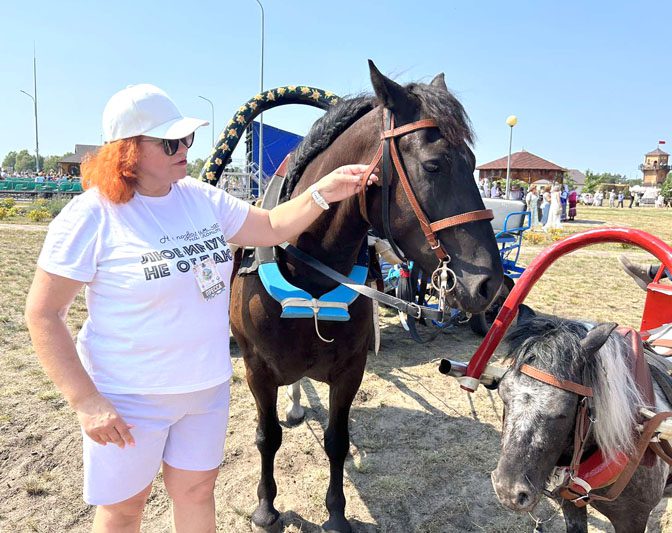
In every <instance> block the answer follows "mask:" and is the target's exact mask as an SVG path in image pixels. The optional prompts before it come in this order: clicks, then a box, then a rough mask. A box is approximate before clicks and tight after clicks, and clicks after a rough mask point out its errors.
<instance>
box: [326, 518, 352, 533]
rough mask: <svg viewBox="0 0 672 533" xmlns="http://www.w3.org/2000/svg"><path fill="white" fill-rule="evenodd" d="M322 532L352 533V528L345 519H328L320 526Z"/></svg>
mask: <svg viewBox="0 0 672 533" xmlns="http://www.w3.org/2000/svg"><path fill="white" fill-rule="evenodd" d="M322 531H324V532H325V533H352V527H350V522H348V521H347V520H346V519H345V518H330V519H329V520H327V521H326V522H325V523H324V524H322Z"/></svg>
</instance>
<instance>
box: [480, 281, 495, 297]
mask: <svg viewBox="0 0 672 533" xmlns="http://www.w3.org/2000/svg"><path fill="white" fill-rule="evenodd" d="M491 279H492V278H490V277H487V278H485V279H484V280H483V281H482V282H481V284H480V285H479V286H478V294H479V295H480V296H482V297H483V299H485V300H489V299H490V297H491V296H492V294H491V290H490V285H491V283H490V281H491Z"/></svg>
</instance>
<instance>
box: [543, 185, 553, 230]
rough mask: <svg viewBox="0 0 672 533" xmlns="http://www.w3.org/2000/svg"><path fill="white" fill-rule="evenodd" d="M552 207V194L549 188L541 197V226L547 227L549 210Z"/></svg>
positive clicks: (545, 189) (545, 188)
mask: <svg viewBox="0 0 672 533" xmlns="http://www.w3.org/2000/svg"><path fill="white" fill-rule="evenodd" d="M550 207H551V193H550V192H549V191H548V188H547V187H544V192H543V193H542V195H541V225H542V226H545V225H546V222H548V210H549V209H550Z"/></svg>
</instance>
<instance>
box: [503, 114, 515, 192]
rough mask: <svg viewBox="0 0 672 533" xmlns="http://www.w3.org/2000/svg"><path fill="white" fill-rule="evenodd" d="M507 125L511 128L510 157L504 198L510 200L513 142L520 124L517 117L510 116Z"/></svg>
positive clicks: (507, 162)
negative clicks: (514, 129) (516, 128)
mask: <svg viewBox="0 0 672 533" xmlns="http://www.w3.org/2000/svg"><path fill="white" fill-rule="evenodd" d="M506 124H507V125H508V126H509V128H511V129H510V131H509V157H508V159H507V160H506V193H505V194H504V198H506V199H507V200H508V199H509V192H510V191H511V141H512V140H513V127H514V126H515V125H516V124H518V118H517V117H516V115H510V116H509V117H508V118H507V119H506Z"/></svg>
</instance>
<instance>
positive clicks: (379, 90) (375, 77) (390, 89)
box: [369, 59, 410, 110]
mask: <svg viewBox="0 0 672 533" xmlns="http://www.w3.org/2000/svg"><path fill="white" fill-rule="evenodd" d="M369 72H370V73H371V84H372V85H373V91H374V92H375V93H376V96H377V97H378V100H380V102H381V103H382V104H383V106H385V107H386V108H387V109H390V110H395V109H397V110H399V109H408V107H409V102H410V99H409V97H408V93H407V92H406V89H404V88H403V87H402V86H401V85H399V84H398V83H396V82H394V81H392V80H391V79H390V78H387V77H386V76H383V74H382V73H381V72H380V70H378V69H377V68H376V65H374V64H373V61H371V60H370V59H369Z"/></svg>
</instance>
